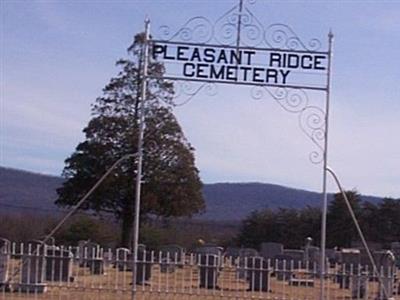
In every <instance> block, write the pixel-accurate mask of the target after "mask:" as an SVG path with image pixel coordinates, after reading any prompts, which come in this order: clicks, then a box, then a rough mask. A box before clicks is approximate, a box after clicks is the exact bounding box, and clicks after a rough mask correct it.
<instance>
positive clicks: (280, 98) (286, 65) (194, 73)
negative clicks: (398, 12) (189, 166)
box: [132, 0, 333, 299]
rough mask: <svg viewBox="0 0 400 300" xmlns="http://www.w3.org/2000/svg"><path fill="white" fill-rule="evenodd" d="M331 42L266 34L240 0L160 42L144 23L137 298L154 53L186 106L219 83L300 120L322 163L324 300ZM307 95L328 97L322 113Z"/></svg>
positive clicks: (274, 30)
mask: <svg viewBox="0 0 400 300" xmlns="http://www.w3.org/2000/svg"><path fill="white" fill-rule="evenodd" d="M248 3H249V4H253V3H254V1H253V0H249V1H248ZM332 43H333V34H332V32H329V34H328V43H327V48H326V49H325V50H321V48H322V43H321V42H320V40H318V39H312V40H310V41H309V42H308V43H304V42H303V41H302V40H301V39H300V37H299V36H298V35H297V34H296V33H295V32H294V31H293V30H292V29H291V28H290V27H289V26H288V25H285V24H272V25H269V26H268V27H266V28H265V27H264V26H263V25H262V23H261V22H260V21H259V20H258V19H257V18H256V16H255V15H254V14H253V13H252V12H251V10H249V9H248V7H247V6H246V5H244V4H243V0H240V3H239V4H238V5H236V6H234V7H233V8H232V9H230V10H229V11H227V12H226V13H225V14H223V15H222V16H221V17H220V18H218V19H217V20H216V21H215V22H211V21H210V20H208V19H207V18H205V17H194V18H191V19H189V20H188V21H187V22H186V23H185V24H184V25H183V26H182V27H181V28H180V29H178V30H177V31H176V32H175V33H172V31H171V30H170V28H169V27H168V26H162V27H161V28H160V32H159V36H158V37H157V35H156V38H154V39H151V38H150V20H149V19H146V21H145V42H144V46H143V47H144V48H143V52H142V59H143V61H144V63H143V67H142V70H141V73H142V87H141V88H142V90H141V104H140V130H139V139H138V164H137V173H136V183H135V184H136V195H135V222H134V230H133V232H134V239H133V251H134V255H133V272H132V276H133V281H132V282H133V286H132V298H133V299H134V298H135V293H136V276H137V269H136V265H137V264H136V263H137V259H138V256H137V249H138V239H139V213H140V192H141V176H142V160H143V147H142V145H143V132H144V126H145V124H144V114H145V102H146V89H147V86H146V85H147V80H148V79H151V78H153V79H154V78H155V77H152V76H151V75H149V74H148V72H147V68H148V62H149V59H150V57H149V55H150V54H149V52H150V51H149V49H150V47H152V54H153V55H154V56H157V57H158V58H159V59H160V60H161V61H162V62H163V63H164V65H165V66H166V73H165V76H163V79H166V80H173V81H174V82H176V87H177V88H178V93H177V95H178V96H180V95H184V96H186V97H187V100H189V99H191V98H192V97H193V96H195V95H196V94H197V93H198V92H199V91H201V90H205V91H206V92H207V93H208V94H213V93H215V89H216V84H218V83H221V84H234V85H242V86H249V87H251V96H252V97H253V98H254V99H260V98H262V97H263V96H264V95H269V96H270V97H272V98H273V99H274V100H276V102H277V103H278V104H279V105H280V106H281V107H282V108H283V109H284V110H286V111H287V112H290V113H293V114H296V115H297V117H298V121H299V126H300V128H301V130H302V131H303V132H304V134H305V135H306V136H307V137H308V138H309V140H310V141H311V142H312V143H313V145H314V147H315V150H313V151H312V152H311V153H310V156H309V158H310V161H311V162H312V163H313V164H321V163H322V165H323V168H322V171H323V172H322V173H323V174H322V201H323V207H322V222H321V258H320V259H321V262H320V266H321V267H320V272H321V274H320V275H321V276H320V278H321V289H320V299H324V298H325V295H324V275H325V271H326V270H325V263H324V262H325V248H326V213H327V191H326V182H327V162H328V121H329V102H330V85H331V60H332ZM308 91H313V92H317V93H323V95H324V97H325V105H324V107H323V108H321V107H318V106H316V105H312V104H311V103H310V101H309V100H310V99H309V95H308V93H307V92H308Z"/></svg>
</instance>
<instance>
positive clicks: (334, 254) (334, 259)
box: [325, 249, 340, 267]
mask: <svg viewBox="0 0 400 300" xmlns="http://www.w3.org/2000/svg"><path fill="white" fill-rule="evenodd" d="M339 253H340V252H339V251H337V250H336V249H326V250H325V255H326V258H327V260H328V263H329V265H330V266H331V267H334V266H335V264H336V263H338V262H339V260H338V259H339V257H340V255H339Z"/></svg>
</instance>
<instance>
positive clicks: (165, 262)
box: [160, 245, 185, 273]
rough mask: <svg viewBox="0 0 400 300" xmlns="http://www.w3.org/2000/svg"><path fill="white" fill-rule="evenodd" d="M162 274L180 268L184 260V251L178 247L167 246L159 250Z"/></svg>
mask: <svg viewBox="0 0 400 300" xmlns="http://www.w3.org/2000/svg"><path fill="white" fill-rule="evenodd" d="M160 254H161V266H160V268H161V269H160V270H161V272H162V273H167V272H168V273H172V272H174V271H175V268H176V267H180V268H182V267H183V265H184V263H185V262H184V260H185V249H184V248H183V247H181V246H178V245H167V246H163V247H161V248H160Z"/></svg>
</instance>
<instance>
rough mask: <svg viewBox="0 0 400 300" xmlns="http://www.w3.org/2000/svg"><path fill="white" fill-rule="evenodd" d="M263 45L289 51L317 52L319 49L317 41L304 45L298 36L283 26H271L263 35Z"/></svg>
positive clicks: (319, 45) (313, 40)
mask: <svg viewBox="0 0 400 300" xmlns="http://www.w3.org/2000/svg"><path fill="white" fill-rule="evenodd" d="M264 39H265V43H266V44H267V45H269V46H270V47H272V48H279V49H289V50H308V51H317V50H319V49H320V48H321V42H320V40H318V39H315V38H314V39H311V40H310V41H309V42H308V44H307V45H306V44H304V43H303V42H302V41H301V39H300V38H299V36H298V35H297V34H296V33H295V32H294V31H293V30H292V29H291V28H290V27H289V26H288V25H285V24H272V25H270V26H269V27H268V28H267V29H266V30H265V33H264Z"/></svg>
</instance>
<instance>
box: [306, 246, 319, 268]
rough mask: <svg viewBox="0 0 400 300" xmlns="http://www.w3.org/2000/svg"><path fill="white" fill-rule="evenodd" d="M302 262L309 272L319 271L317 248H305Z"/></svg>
mask: <svg viewBox="0 0 400 300" xmlns="http://www.w3.org/2000/svg"><path fill="white" fill-rule="evenodd" d="M304 262H305V264H306V266H307V268H309V269H311V270H319V265H320V250H319V247H315V246H306V247H305V249H304Z"/></svg>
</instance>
